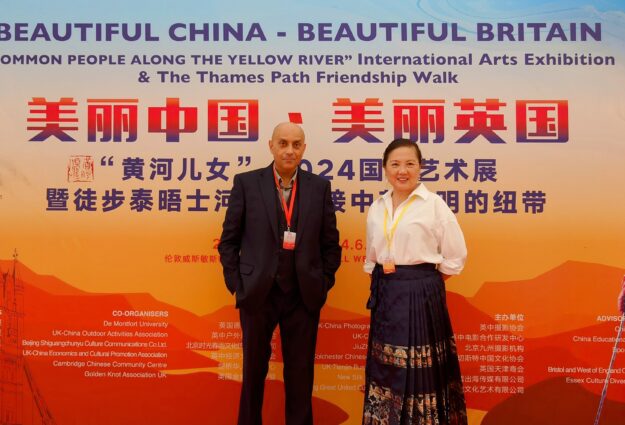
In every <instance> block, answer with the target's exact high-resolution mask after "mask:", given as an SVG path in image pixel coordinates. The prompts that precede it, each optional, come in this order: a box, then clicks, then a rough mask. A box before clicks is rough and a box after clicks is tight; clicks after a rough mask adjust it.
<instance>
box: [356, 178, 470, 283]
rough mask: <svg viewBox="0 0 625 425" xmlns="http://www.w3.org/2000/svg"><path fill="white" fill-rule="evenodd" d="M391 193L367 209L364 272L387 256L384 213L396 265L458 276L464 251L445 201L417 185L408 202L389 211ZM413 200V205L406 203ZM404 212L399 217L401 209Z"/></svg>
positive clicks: (460, 232)
mask: <svg viewBox="0 0 625 425" xmlns="http://www.w3.org/2000/svg"><path fill="white" fill-rule="evenodd" d="M391 195H392V190H390V191H388V192H386V193H385V194H384V195H383V196H382V197H380V198H378V199H376V200H375V202H373V204H371V207H369V213H368V215H367V259H366V261H365V265H364V269H365V272H367V273H371V272H372V271H373V268H374V267H375V265H376V263H377V264H382V263H383V261H384V258H386V257H388V256H389V249H388V243H387V240H386V237H385V235H384V234H385V232H384V211H385V210H386V211H387V213H388V216H387V220H386V221H387V226H386V227H387V234H388V235H390V234H391V228H392V226H393V225H394V224H395V223H397V228H396V229H395V233H394V236H393V239H392V240H391V244H390V254H391V256H392V258H393V259H394V261H395V264H396V265H412V264H421V263H432V264H437V265H438V270H439V271H440V272H441V273H444V274H449V275H453V274H459V273H460V272H461V271H462V268H463V267H464V263H465V261H466V258H467V247H466V244H465V242H464V236H463V235H462V230H460V226H459V225H458V220H457V219H456V216H455V215H454V213H453V212H451V210H450V209H449V207H448V206H447V204H446V203H445V201H443V199H442V198H441V197H440V196H438V195H437V194H435V193H432V192H430V191H428V190H427V188H426V187H425V185H424V184H423V183H420V184H419V185H418V186H417V188H416V189H415V190H413V191H412V193H410V195H409V196H408V198H406V200H404V202H402V203H401V204H400V205H399V206H398V207H397V208H396V210H395V211H393V200H392V198H391ZM413 198H414V201H412V202H410V201H411V199H413ZM408 203H410V204H409V205H408V208H407V209H406V212H405V213H404V214H403V216H401V220H399V222H398V219H399V218H400V215H401V212H402V210H403V208H404V206H405V205H407V204H408Z"/></svg>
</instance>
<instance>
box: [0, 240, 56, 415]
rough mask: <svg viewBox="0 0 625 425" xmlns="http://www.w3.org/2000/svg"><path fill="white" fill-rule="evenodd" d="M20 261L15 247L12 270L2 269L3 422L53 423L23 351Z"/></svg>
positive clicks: (0, 395)
mask: <svg viewBox="0 0 625 425" xmlns="http://www.w3.org/2000/svg"><path fill="white" fill-rule="evenodd" d="M17 265H18V261H17V250H15V251H14V253H13V264H12V266H13V270H7V271H4V270H0V274H1V275H2V291H1V293H0V425H26V424H30V423H32V424H35V423H36V424H43V425H54V424H56V422H55V421H54V418H53V417H52V414H51V413H50V411H49V410H48V408H47V406H46V404H45V401H44V399H43V397H42V395H41V393H40V391H39V389H38V387H37V384H36V382H35V379H34V378H33V375H32V373H31V371H30V369H29V367H28V362H27V361H26V360H25V359H24V355H23V352H22V339H21V333H22V327H23V319H24V286H23V283H22V282H21V281H20V280H19V279H18V278H17ZM26 412H28V414H26Z"/></svg>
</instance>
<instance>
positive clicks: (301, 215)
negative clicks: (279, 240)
mask: <svg viewBox="0 0 625 425" xmlns="http://www.w3.org/2000/svg"><path fill="white" fill-rule="evenodd" d="M297 178H298V179H299V181H298V182H297V196H299V198H298V203H299V206H298V208H299V212H298V213H297V214H298V216H297V236H296V237H295V247H296V248H297V247H298V246H299V245H298V243H299V241H300V240H301V239H302V233H303V232H304V229H305V228H306V219H307V218H308V211H309V210H310V202H311V196H309V193H310V174H308V173H306V172H305V171H302V169H301V168H300V169H299V170H298V172H297Z"/></svg>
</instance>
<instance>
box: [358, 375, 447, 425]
mask: <svg viewBox="0 0 625 425" xmlns="http://www.w3.org/2000/svg"><path fill="white" fill-rule="evenodd" d="M402 411H403V412H404V416H403V417H401V418H400V417H399V415H401V412H402ZM400 420H401V423H402V424H411V425H439V423H440V422H439V419H438V409H437V408H436V393H428V394H415V395H411V396H408V397H406V396H405V395H404V394H395V393H393V392H392V391H391V389H390V388H386V387H381V386H378V385H377V384H376V383H375V382H371V383H370V384H369V391H368V398H367V400H365V411H364V418H363V425H388V424H390V423H400Z"/></svg>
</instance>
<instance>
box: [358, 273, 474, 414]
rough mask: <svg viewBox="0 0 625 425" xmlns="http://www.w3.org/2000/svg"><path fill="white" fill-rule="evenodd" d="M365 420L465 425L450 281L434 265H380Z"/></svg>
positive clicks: (372, 303) (371, 305)
mask: <svg viewBox="0 0 625 425" xmlns="http://www.w3.org/2000/svg"><path fill="white" fill-rule="evenodd" d="M367 307H369V308H370V309H371V328H370V334H369V348H368V352H367V365H366V369H365V403H364V413H363V424H365V425H377V424H384V425H408V424H410V425H421V424H427V425H437V424H439V425H464V424H466V423H467V414H466V405H465V401H464V394H463V391H462V380H461V377H460V366H459V363H458V354H457V351H456V344H455V340H454V336H453V332H452V329H451V322H450V320H449V312H448V311H447V303H446V297H445V285H444V282H443V280H442V278H441V275H440V273H439V272H438V271H437V270H436V268H435V266H434V265H432V264H419V265H416V266H397V268H396V271H395V273H390V274H384V273H383V272H382V268H381V267H380V266H379V265H378V266H376V268H375V269H374V272H373V276H372V283H371V297H370V299H369V302H368V304H367Z"/></svg>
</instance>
